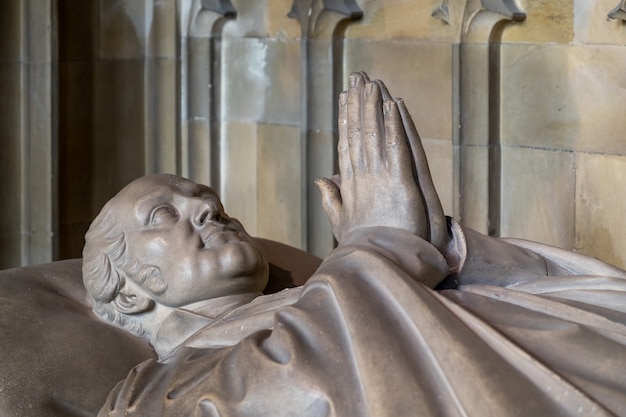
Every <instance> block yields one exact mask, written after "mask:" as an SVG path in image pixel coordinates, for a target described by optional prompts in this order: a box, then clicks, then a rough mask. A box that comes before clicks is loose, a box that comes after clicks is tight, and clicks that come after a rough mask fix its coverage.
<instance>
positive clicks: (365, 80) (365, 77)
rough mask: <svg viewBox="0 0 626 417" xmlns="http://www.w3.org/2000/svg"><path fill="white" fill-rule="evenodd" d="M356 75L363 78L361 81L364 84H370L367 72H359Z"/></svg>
mask: <svg viewBox="0 0 626 417" xmlns="http://www.w3.org/2000/svg"><path fill="white" fill-rule="evenodd" d="M358 73H359V74H360V75H361V77H363V81H364V82H365V83H366V84H367V83H369V82H370V77H369V75H367V72H365V71H359V72H358Z"/></svg>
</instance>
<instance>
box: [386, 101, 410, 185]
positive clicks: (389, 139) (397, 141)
mask: <svg viewBox="0 0 626 417" xmlns="http://www.w3.org/2000/svg"><path fill="white" fill-rule="evenodd" d="M383 117H384V126H385V147H386V154H387V167H388V170H389V172H390V173H391V174H392V175H393V176H395V177H396V178H400V177H401V176H402V175H406V173H408V172H410V173H411V174H413V167H412V165H411V152H410V150H409V146H408V142H407V138H406V134H405V132H404V126H403V125H402V117H401V116H400V112H399V111H398V106H397V104H396V103H395V102H394V101H393V100H390V101H386V102H385V103H384V104H383Z"/></svg>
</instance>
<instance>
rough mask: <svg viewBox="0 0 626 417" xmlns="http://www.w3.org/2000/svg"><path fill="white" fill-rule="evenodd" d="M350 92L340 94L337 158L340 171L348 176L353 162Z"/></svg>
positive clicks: (350, 175) (350, 174)
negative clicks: (350, 131) (350, 132)
mask: <svg viewBox="0 0 626 417" xmlns="http://www.w3.org/2000/svg"><path fill="white" fill-rule="evenodd" d="M347 109H348V93H347V92H346V91H344V92H342V93H341V94H339V109H338V112H337V130H338V131H339V140H338V142H337V159H338V163H339V172H340V173H341V175H343V176H345V177H346V178H350V177H352V162H351V161H350V150H349V148H348V114H347Z"/></svg>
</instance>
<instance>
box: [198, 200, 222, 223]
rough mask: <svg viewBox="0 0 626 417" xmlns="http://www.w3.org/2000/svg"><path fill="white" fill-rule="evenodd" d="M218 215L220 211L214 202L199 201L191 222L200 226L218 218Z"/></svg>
mask: <svg viewBox="0 0 626 417" xmlns="http://www.w3.org/2000/svg"><path fill="white" fill-rule="evenodd" d="M219 216H220V211H219V207H217V205H216V204H212V203H211V202H208V201H201V202H199V204H198V206H197V208H196V213H195V215H194V217H193V223H194V225H195V226H196V227H202V226H204V225H205V224H206V223H207V222H210V221H216V220H218V219H219Z"/></svg>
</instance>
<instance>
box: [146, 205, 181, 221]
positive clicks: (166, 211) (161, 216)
mask: <svg viewBox="0 0 626 417" xmlns="http://www.w3.org/2000/svg"><path fill="white" fill-rule="evenodd" d="M177 219H178V213H176V211H175V210H174V209H173V208H172V207H170V206H158V207H155V208H154V209H153V210H152V212H151V213H150V224H151V225H159V224H162V223H167V222H171V221H175V220H177Z"/></svg>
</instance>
